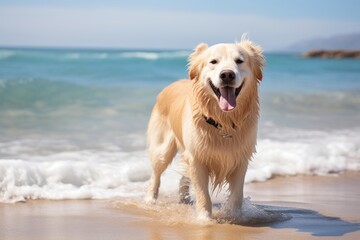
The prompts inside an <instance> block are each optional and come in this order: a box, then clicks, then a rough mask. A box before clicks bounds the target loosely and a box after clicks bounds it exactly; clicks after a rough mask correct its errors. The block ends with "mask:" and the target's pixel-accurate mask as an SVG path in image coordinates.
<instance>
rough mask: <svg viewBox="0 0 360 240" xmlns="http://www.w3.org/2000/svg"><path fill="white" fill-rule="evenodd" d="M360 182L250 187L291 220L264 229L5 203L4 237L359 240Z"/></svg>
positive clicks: (328, 179)
mask: <svg viewBox="0 0 360 240" xmlns="http://www.w3.org/2000/svg"><path fill="white" fill-rule="evenodd" d="M359 183H360V172H347V173H343V174H340V175H330V176H322V177H318V176H296V177H276V178H274V179H272V180H269V181H267V182H263V183H250V184H247V185H246V186H245V196H250V197H251V201H252V202H253V203H256V204H258V205H260V206H263V207H266V208H268V209H273V210H274V211H280V212H285V213H287V214H289V215H291V216H292V219H290V220H287V221H284V222H277V223H272V224H267V225H262V226H239V225H230V224H210V225H200V224H190V223H184V222H179V223H176V222H171V224H169V222H166V221H163V219H162V218H157V217H156V215H151V214H146V213H143V212H142V211H141V208H136V207H134V206H131V205H129V204H127V205H122V206H120V207H119V202H121V201H126V200H116V201H104V200H68V201H47V200H36V201H28V202H26V203H16V204H0V239H2V240H7V239H12V240H13V239H14V240H15V239H30V240H31V239H34V240H35V239H36V240H42V239H47V240H52V239H153V240H155V239H207V240H208V239H360V224H359V223H360V206H359V201H360V187H359ZM120 205H121V204H120ZM189 208H192V206H184V207H179V208H177V209H176V210H177V211H180V212H181V211H182V210H183V209H184V210H186V209H189ZM176 214H179V213H178V212H176V211H174V213H173V215H175V217H176Z"/></svg>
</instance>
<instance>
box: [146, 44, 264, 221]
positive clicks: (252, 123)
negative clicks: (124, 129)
mask: <svg viewBox="0 0 360 240" xmlns="http://www.w3.org/2000/svg"><path fill="white" fill-rule="evenodd" d="M264 60H265V59H264V56H263V55H262V49H261V48H260V47H259V46H257V45H255V44H253V43H252V42H251V41H250V40H248V39H246V38H242V40H241V41H240V42H239V43H233V44H216V45H213V46H211V47H208V45H206V44H204V43H201V44H199V45H198V46H197V47H196V49H195V50H194V51H193V53H192V54H191V55H190V57H189V69H188V70H189V79H186V80H179V81H177V82H174V83H172V84H171V85H169V86H168V87H166V88H165V89H164V90H163V91H162V92H161V93H160V94H159V95H158V98H157V102H156V104H155V106H154V109H153V111H152V114H151V118H150V121H149V125H148V130H147V136H148V152H149V157H150V159H151V163H152V169H153V173H152V176H151V180H150V186H149V190H148V193H147V196H146V201H148V202H155V200H156V199H157V197H158V192H159V187H160V177H161V174H162V173H163V172H164V170H165V169H166V168H167V167H168V165H169V164H170V163H171V161H172V159H173V158H174V156H175V155H176V153H177V152H178V151H181V152H182V159H183V162H184V163H185V165H186V170H185V172H184V177H183V178H182V179H181V181H180V189H179V193H180V201H181V202H184V203H188V202H189V197H190V195H189V184H190V182H191V184H192V185H193V189H194V192H195V197H196V211H197V216H198V217H199V218H200V219H205V220H210V219H211V214H212V203H211V199H210V194H209V189H208V185H209V180H210V181H211V183H212V184H213V188H216V187H218V186H220V187H221V186H223V184H224V183H228V187H229V197H228V200H227V202H226V204H225V208H224V209H225V214H226V216H227V218H229V219H231V218H232V217H234V216H232V215H231V213H232V212H233V210H234V209H239V208H241V205H242V200H243V185H244V177H245V173H246V170H247V166H248V161H249V160H250V159H251V157H252V155H253V153H254V152H255V145H256V135H257V122H258V115H259V100H258V84H259V81H260V80H261V79H262V67H263V63H264Z"/></svg>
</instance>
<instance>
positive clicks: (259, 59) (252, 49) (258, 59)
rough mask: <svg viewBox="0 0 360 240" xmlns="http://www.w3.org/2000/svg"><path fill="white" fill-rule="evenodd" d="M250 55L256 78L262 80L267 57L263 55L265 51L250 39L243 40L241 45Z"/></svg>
mask: <svg viewBox="0 0 360 240" xmlns="http://www.w3.org/2000/svg"><path fill="white" fill-rule="evenodd" d="M239 44H240V45H241V46H242V47H243V48H245V50H246V52H247V53H248V55H249V60H250V65H251V66H250V67H251V69H252V71H253V74H254V76H255V77H256V79H257V80H259V81H260V80H262V77H263V74H262V69H263V66H264V63H265V57H264V55H263V53H262V52H263V50H262V48H261V47H260V46H259V45H256V44H254V43H252V42H251V41H250V40H248V39H242V40H241V42H240V43H239Z"/></svg>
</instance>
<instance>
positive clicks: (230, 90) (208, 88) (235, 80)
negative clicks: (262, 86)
mask: <svg viewBox="0 0 360 240" xmlns="http://www.w3.org/2000/svg"><path fill="white" fill-rule="evenodd" d="M263 63H264V56H263V55H262V50H261V48H260V47H259V46H257V45H254V44H253V43H252V42H250V41H249V40H242V41H241V42H239V43H234V44H217V45H213V46H211V47H208V45H206V44H204V43H201V44H199V45H198V46H197V47H196V49H195V50H194V52H193V53H192V54H191V55H190V57H189V78H190V79H191V80H194V81H198V82H197V84H201V85H202V88H203V89H204V91H205V92H206V93H207V94H210V95H211V96H212V97H213V98H214V99H216V100H217V101H218V104H219V107H220V109H221V110H222V111H225V112H226V111H232V110H233V109H235V108H236V102H237V98H238V96H239V95H240V94H241V92H242V91H245V88H246V85H253V84H257V83H258V81H260V80H261V79H262V67H263Z"/></svg>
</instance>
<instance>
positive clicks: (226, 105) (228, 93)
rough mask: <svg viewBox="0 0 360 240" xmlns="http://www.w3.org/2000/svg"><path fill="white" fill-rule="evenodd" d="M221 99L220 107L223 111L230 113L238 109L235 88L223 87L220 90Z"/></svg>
mask: <svg viewBox="0 0 360 240" xmlns="http://www.w3.org/2000/svg"><path fill="white" fill-rule="evenodd" d="M220 94H221V96H220V99H219V105H220V108H221V110H223V111H230V110H233V109H234V108H235V107H236V96H235V88H233V87H223V88H220Z"/></svg>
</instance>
